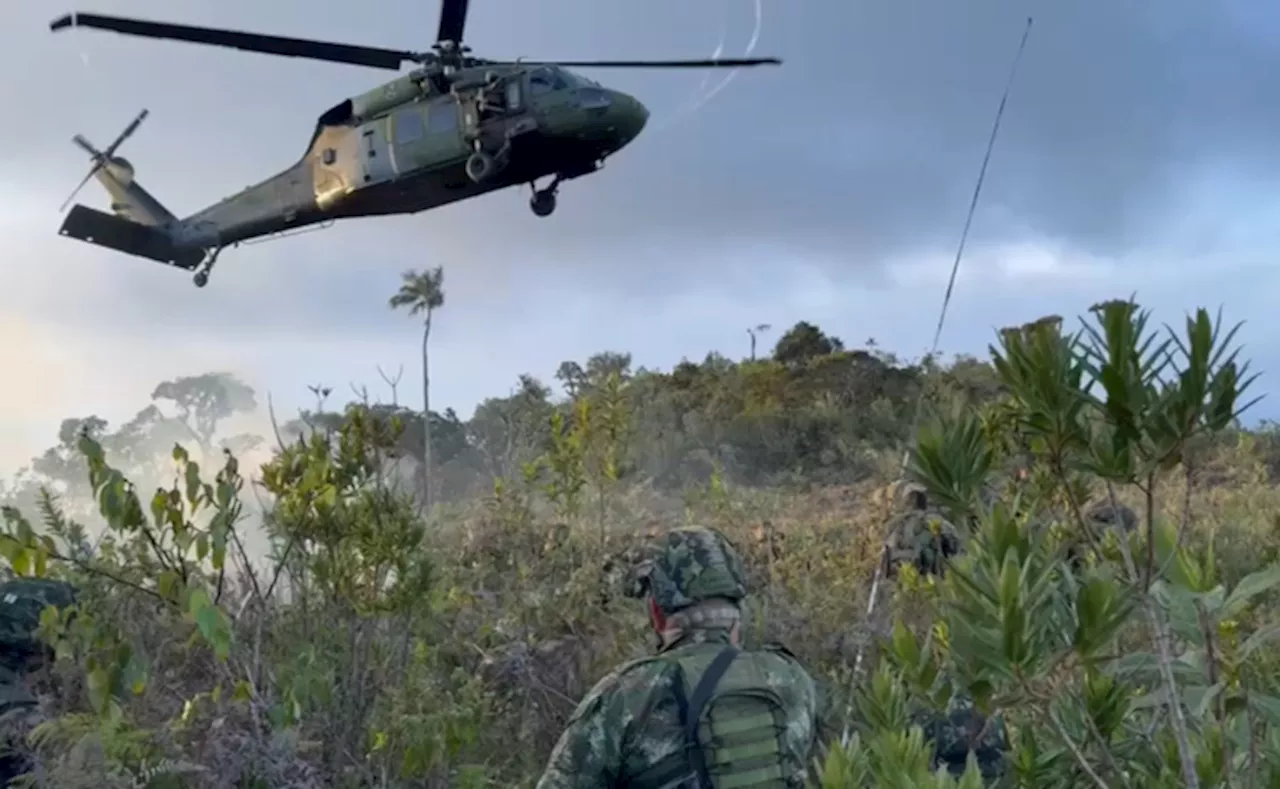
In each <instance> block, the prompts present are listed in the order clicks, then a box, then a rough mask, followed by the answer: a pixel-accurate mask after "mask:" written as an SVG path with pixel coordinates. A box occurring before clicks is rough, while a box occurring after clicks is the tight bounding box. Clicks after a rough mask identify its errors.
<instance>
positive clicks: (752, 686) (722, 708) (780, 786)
mask: <svg viewBox="0 0 1280 789" xmlns="http://www.w3.org/2000/svg"><path fill="white" fill-rule="evenodd" d="M715 646H716V645H712V644H707V645H702V646H700V647H699V648H694V649H690V650H688V651H682V652H678V653H673V654H672V655H671V656H669V657H665V658H661V659H664V660H667V661H669V662H670V663H672V664H674V665H675V668H676V671H675V676H674V678H673V680H672V685H671V691H672V695H673V696H674V697H675V701H676V708H677V709H678V710H679V714H680V722H681V725H682V726H683V728H684V738H685V754H686V755H687V758H684V757H674V758H669V759H666V760H664V761H663V762H660V763H658V764H657V765H654V766H653V767H652V768H650V769H649V770H646V771H645V774H644V775H641V776H637V778H636V779H633V780H631V781H628V783H627V786H628V787H630V788H631V789H794V788H795V787H800V786H803V774H804V765H803V764H802V763H800V762H799V760H798V759H797V758H796V757H795V756H793V755H792V754H790V753H788V751H787V748H786V743H785V741H784V734H785V732H786V730H787V727H788V723H789V722H790V719H791V715H790V714H789V710H788V708H787V701H786V700H785V699H784V698H783V697H782V696H781V695H780V694H779V693H778V692H777V691H776V690H774V689H773V688H772V687H771V686H770V685H769V682H768V675H769V673H771V672H776V671H777V668H776V661H777V660H778V656H777V655H776V654H772V653H770V652H743V651H741V650H739V649H737V648H736V647H732V646H723V647H721V648H720V649H716V648H715Z"/></svg>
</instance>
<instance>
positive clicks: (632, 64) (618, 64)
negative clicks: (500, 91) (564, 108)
mask: <svg viewBox="0 0 1280 789" xmlns="http://www.w3.org/2000/svg"><path fill="white" fill-rule="evenodd" d="M520 62H521V63H522V64H524V65H529V66H566V67H570V68H742V67H744V66H780V65H782V61H781V60H779V59H777V58H716V59H709V60H557V61H530V60H521V61H520Z"/></svg>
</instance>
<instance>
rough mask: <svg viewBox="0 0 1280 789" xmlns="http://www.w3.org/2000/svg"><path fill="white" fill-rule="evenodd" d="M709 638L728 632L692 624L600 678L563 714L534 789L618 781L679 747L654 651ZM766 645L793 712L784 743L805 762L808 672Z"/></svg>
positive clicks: (812, 703) (813, 710) (664, 671)
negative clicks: (663, 644) (673, 638)
mask: <svg viewBox="0 0 1280 789" xmlns="http://www.w3.org/2000/svg"><path fill="white" fill-rule="evenodd" d="M708 641H711V642H717V643H724V644H728V643H729V638H728V633H727V632H725V631H723V630H705V631H695V632H693V633H690V634H689V635H687V636H685V637H684V638H682V639H680V640H679V641H676V642H675V643H674V644H672V645H670V646H669V647H667V648H666V649H664V650H661V651H660V652H659V653H658V655H657V656H655V657H649V658H643V659H641V660H636V661H632V662H630V663H626V664H624V665H622V666H621V667H619V668H617V669H615V670H614V671H613V672H612V673H610V674H609V675H607V676H606V677H605V678H604V679H602V680H600V682H598V683H597V684H596V686H595V687H594V688H592V689H591V691H590V692H588V693H587V695H586V696H585V697H584V698H583V699H582V702H581V703H580V704H579V705H578V708H577V709H576V710H575V711H574V713H573V715H572V716H571V717H570V718H569V723H568V726H567V727H566V728H565V731H564V733H563V734H562V735H561V736H560V741H559V742H558V743H556V747H555V749H554V750H552V752H551V758H550V760H549V761H548V764H547V769H546V772H545V773H543V775H542V778H541V780H539V781H538V784H537V789H612V788H613V787H619V786H624V785H626V783H627V781H628V779H629V778H630V777H631V776H636V775H639V774H640V773H641V772H643V771H644V770H646V769H647V768H649V767H651V766H652V765H655V764H657V763H658V762H660V761H662V760H663V759H665V758H667V757H669V756H671V755H672V754H674V753H677V752H681V751H683V750H684V745H685V740H684V732H683V730H682V729H681V726H680V721H679V715H678V713H677V710H676V704H675V701H674V698H673V694H672V693H671V690H670V688H671V681H672V679H673V677H674V670H675V669H674V667H673V666H672V664H671V663H668V662H667V661H665V660H661V659H659V658H660V657H662V656H666V655H669V654H674V653H676V652H677V651H678V650H681V649H687V648H689V647H691V646H693V645H695V644H702V643H706V642H708ZM768 651H769V653H770V654H771V655H772V656H774V657H776V661H774V665H775V666H776V670H775V671H774V672H773V673H772V674H770V675H769V677H768V681H769V683H770V684H771V685H772V686H773V687H774V689H775V690H776V691H778V693H779V694H780V695H781V696H782V697H783V698H784V699H786V700H787V701H788V702H789V703H790V706H791V708H792V712H793V717H792V719H791V721H790V725H789V726H788V727H787V730H786V733H785V735H784V741H785V744H786V745H787V746H788V749H789V750H791V752H792V753H791V755H792V756H794V758H795V759H796V760H797V761H798V762H799V763H801V764H805V765H807V764H809V763H810V758H811V755H812V751H813V747H814V743H815V740H816V737H817V691H816V690H815V687H814V682H813V678H812V677H810V676H809V674H808V672H806V671H805V670H804V668H803V667H801V666H800V664H799V663H798V662H797V661H796V660H795V658H794V657H792V656H791V655H790V654H789V653H787V652H785V651H784V650H781V649H770V650H768Z"/></svg>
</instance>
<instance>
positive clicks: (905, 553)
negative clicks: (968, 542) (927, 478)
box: [887, 484, 960, 575]
mask: <svg viewBox="0 0 1280 789" xmlns="http://www.w3.org/2000/svg"><path fill="white" fill-rule="evenodd" d="M901 498H902V501H900V502H899V504H900V505H901V504H905V505H906V506H907V507H908V509H907V511H906V512H903V513H901V514H900V515H898V517H896V518H894V519H893V521H892V522H891V523H890V525H889V538H888V544H887V547H888V549H889V550H888V561H889V572H890V574H895V573H896V571H897V568H898V567H900V566H901V565H903V564H912V565H915V568H916V570H917V571H919V573H920V574H921V575H941V574H942V567H943V559H945V558H949V557H951V556H955V555H956V554H958V553H959V552H960V539H959V535H958V534H957V533H956V528H955V526H953V525H951V524H950V523H949V522H947V521H946V520H944V519H943V518H942V517H941V516H940V515H938V513H937V512H935V511H932V510H930V509H929V502H928V498H927V496H926V494H925V490H924V488H923V487H922V486H920V485H917V484H910V485H907V486H905V487H904V489H903V493H902V497H901Z"/></svg>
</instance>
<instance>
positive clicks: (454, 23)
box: [436, 0, 470, 44]
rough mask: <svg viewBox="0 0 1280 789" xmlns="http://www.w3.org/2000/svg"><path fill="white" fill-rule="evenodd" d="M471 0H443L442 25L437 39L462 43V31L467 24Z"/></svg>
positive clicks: (441, 9)
mask: <svg viewBox="0 0 1280 789" xmlns="http://www.w3.org/2000/svg"><path fill="white" fill-rule="evenodd" d="M469 2H470V0H441V3H440V27H439V29H438V30H437V31H436V41H452V42H453V43H455V44H461V43H462V31H463V29H464V28H466V26H467V4H468V3H469Z"/></svg>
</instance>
